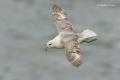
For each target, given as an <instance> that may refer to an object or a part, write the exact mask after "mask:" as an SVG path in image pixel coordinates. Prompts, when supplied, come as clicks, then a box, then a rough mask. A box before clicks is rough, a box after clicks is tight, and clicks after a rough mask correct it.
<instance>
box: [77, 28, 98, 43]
mask: <svg viewBox="0 0 120 80" xmlns="http://www.w3.org/2000/svg"><path fill="white" fill-rule="evenodd" d="M77 35H78V36H79V39H78V41H79V42H80V43H82V42H87V43H90V42H92V41H95V40H97V38H96V36H97V34H96V33H95V32H93V31H92V30H89V29H86V30H84V31H83V32H81V33H77Z"/></svg>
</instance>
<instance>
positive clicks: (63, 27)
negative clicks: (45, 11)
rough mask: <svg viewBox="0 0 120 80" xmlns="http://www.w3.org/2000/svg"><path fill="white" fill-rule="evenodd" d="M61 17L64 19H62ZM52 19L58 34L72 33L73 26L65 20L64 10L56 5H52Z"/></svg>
mask: <svg viewBox="0 0 120 80" xmlns="http://www.w3.org/2000/svg"><path fill="white" fill-rule="evenodd" d="M61 15H62V16H64V17H65V18H62V17H61ZM53 18H54V23H55V25H56V27H57V30H58V32H62V31H67V32H70V31H73V25H72V23H71V22H70V21H69V20H68V18H67V13H66V10H64V9H63V8H61V7H60V6H58V5H53Z"/></svg>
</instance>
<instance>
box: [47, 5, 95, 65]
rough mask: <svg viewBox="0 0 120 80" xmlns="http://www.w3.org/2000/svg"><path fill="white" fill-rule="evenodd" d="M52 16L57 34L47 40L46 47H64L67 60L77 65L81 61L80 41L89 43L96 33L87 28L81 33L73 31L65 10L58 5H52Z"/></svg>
mask: <svg viewBox="0 0 120 80" xmlns="http://www.w3.org/2000/svg"><path fill="white" fill-rule="evenodd" d="M52 16H53V20H54V23H55V25H56V28H57V31H58V35H57V36H56V37H55V38H54V39H52V40H50V41H48V42H47V47H48V48H65V54H66V57H67V59H68V61H69V62H70V63H71V64H72V65H73V66H75V67H79V66H80V65H81V64H82V63H83V57H82V55H81V54H80V43H83V42H87V43H89V42H92V41H94V40H96V39H97V38H96V36H97V34H96V33H95V32H93V31H91V30H89V29H86V30H84V31H83V32H81V33H76V32H74V31H73V25H72V23H71V22H70V21H69V20H68V16H67V12H66V10H65V9H64V8H62V7H61V6H59V5H56V4H55V5H53V7H52Z"/></svg>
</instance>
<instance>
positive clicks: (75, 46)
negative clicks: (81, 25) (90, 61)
mask: <svg viewBox="0 0 120 80" xmlns="http://www.w3.org/2000/svg"><path fill="white" fill-rule="evenodd" d="M63 44H64V47H65V50H66V56H67V59H68V61H69V62H70V63H72V65H74V66H75V67H79V66H80V65H81V64H82V63H83V58H82V55H81V54H80V45H79V42H78V39H77V37H76V38H75V37H71V38H67V37H66V39H65V38H64V39H63Z"/></svg>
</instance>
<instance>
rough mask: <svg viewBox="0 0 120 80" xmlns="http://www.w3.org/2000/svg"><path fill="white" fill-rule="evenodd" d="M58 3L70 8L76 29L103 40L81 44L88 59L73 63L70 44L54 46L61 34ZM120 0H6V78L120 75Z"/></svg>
mask: <svg viewBox="0 0 120 80" xmlns="http://www.w3.org/2000/svg"><path fill="white" fill-rule="evenodd" d="M53 4H59V5H62V6H63V7H64V8H66V9H67V11H68V14H69V15H68V16H69V19H70V20H71V22H72V23H73V25H74V26H75V27H74V30H75V31H76V32H81V31H83V30H84V29H91V30H93V31H95V32H96V33H97V34H98V40H97V41H95V42H92V43H90V44H86V43H84V44H82V45H81V54H82V55H83V56H84V64H83V65H82V66H80V67H79V68H75V67H73V66H72V65H71V64H70V63H69V62H68V61H67V59H66V56H65V53H64V49H49V50H48V52H47V54H46V52H45V50H44V49H45V47H46V42H47V41H49V40H51V39H52V38H54V37H55V36H56V35H57V30H56V28H55V26H54V24H53V21H52V15H51V13H52V10H51V7H52V5H53ZM119 35H120V0H0V80H120V36H119Z"/></svg>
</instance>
